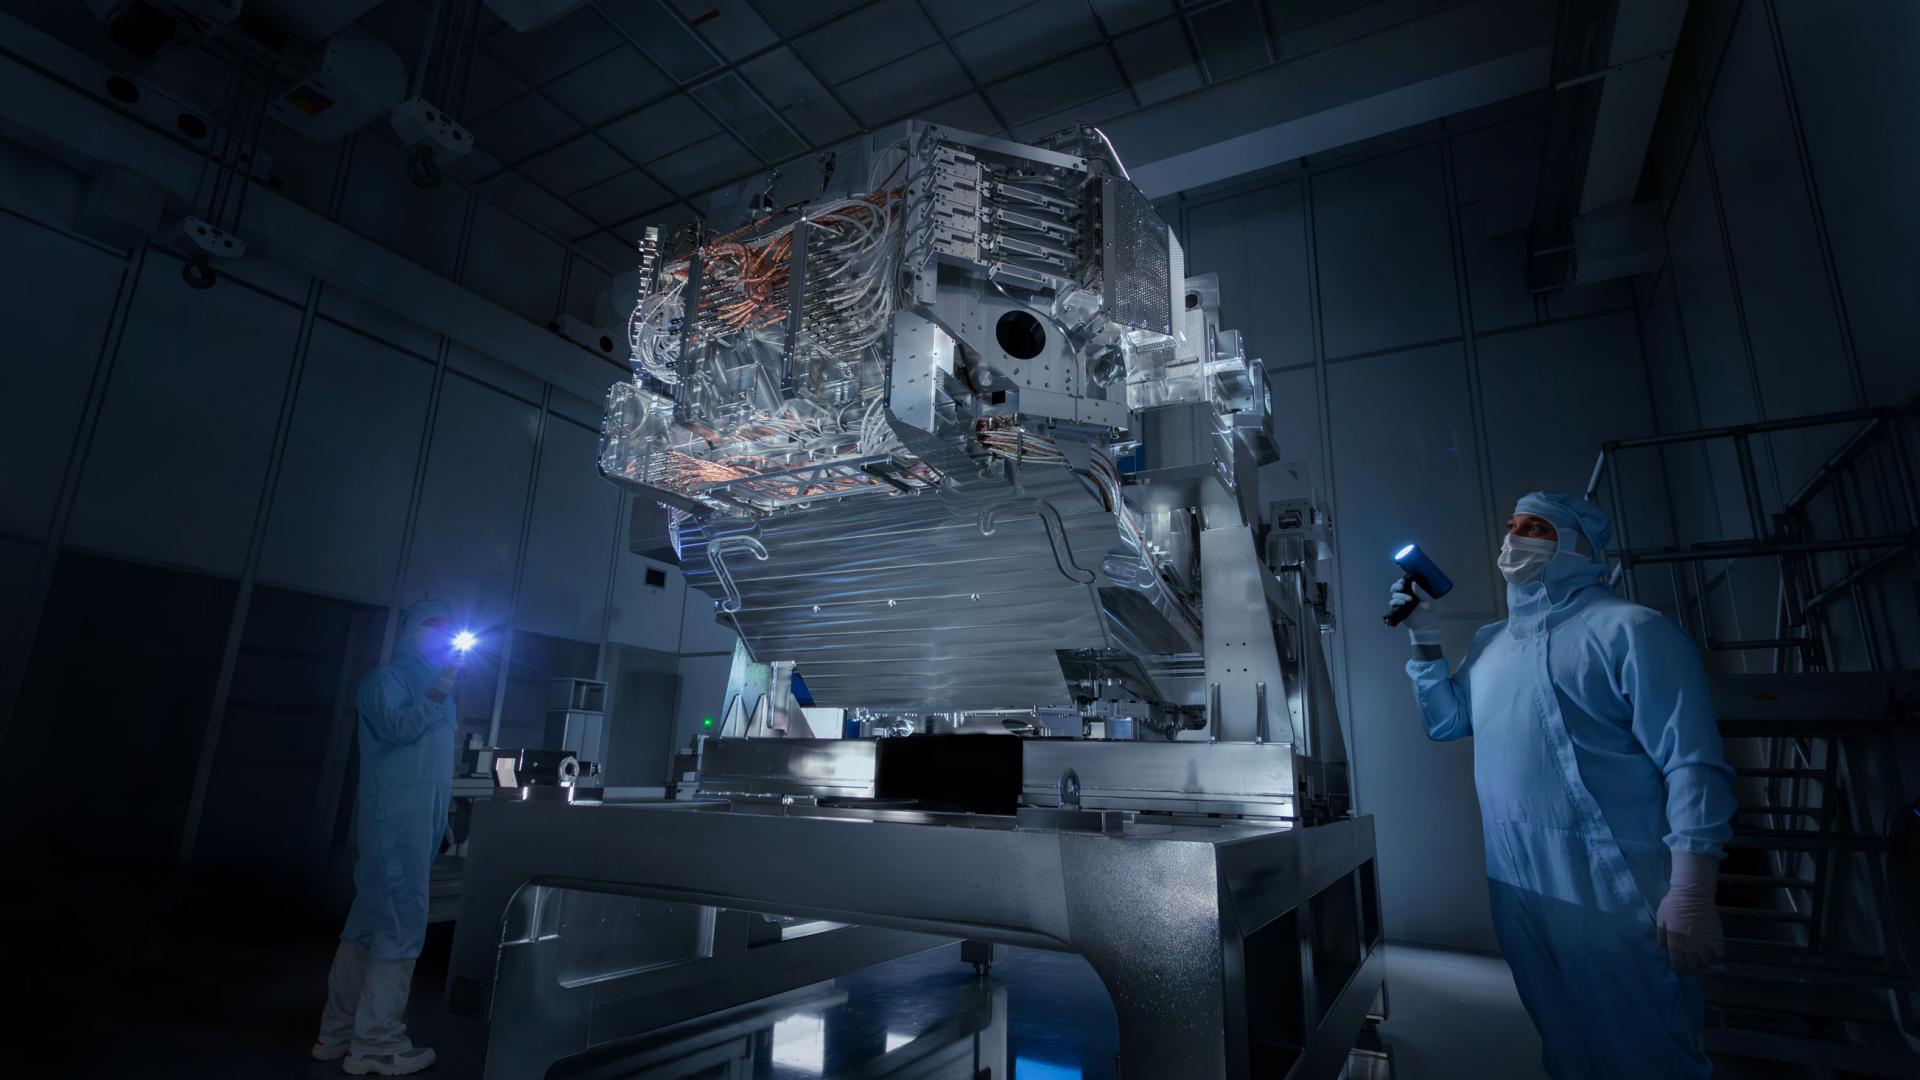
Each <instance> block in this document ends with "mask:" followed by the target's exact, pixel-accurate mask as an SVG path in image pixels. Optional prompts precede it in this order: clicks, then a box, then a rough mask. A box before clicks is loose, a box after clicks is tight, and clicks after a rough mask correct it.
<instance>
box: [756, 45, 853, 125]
mask: <svg viewBox="0 0 1920 1080" xmlns="http://www.w3.org/2000/svg"><path fill="white" fill-rule="evenodd" d="M740 73H741V74H742V75H745V76H746V77H747V81H748V82H750V83H752V84H753V85H754V86H755V87H757V88H758V89H759V91H760V92H761V93H762V94H765V95H766V96H767V100H768V101H770V102H772V103H773V107H774V108H775V109H778V110H779V111H780V115H782V116H784V117H786V118H787V122H788V123H790V124H792V125H793V126H794V127H795V128H797V129H799V132H800V134H801V135H802V136H804V137H805V138H806V139H808V140H809V141H811V142H812V143H813V145H815V146H823V145H825V144H827V143H832V142H836V141H838V140H840V139H844V138H846V137H847V136H848V135H851V134H853V133H854V132H855V131H857V130H859V128H860V125H859V124H858V123H856V122H855V121H854V119H853V117H852V116H851V115H850V114H849V113H848V112H847V110H845V109H843V108H841V107H840V103H839V102H837V101H835V100H834V99H833V95H832V94H831V93H829V92H828V90H827V88H826V87H825V86H822V85H821V84H820V80H818V79H816V78H814V77H813V73H812V72H810V71H808V70H807V68H806V65H805V64H803V63H802V62H801V60H800V57H799V55H798V54H796V53H795V52H794V51H793V50H792V49H775V50H773V51H772V52H770V53H766V54H764V55H762V56H758V57H755V58H754V59H752V60H749V61H747V62H746V63H744V64H742V65H740Z"/></svg>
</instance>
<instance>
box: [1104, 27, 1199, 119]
mask: <svg viewBox="0 0 1920 1080" xmlns="http://www.w3.org/2000/svg"><path fill="white" fill-rule="evenodd" d="M1113 47H1114V50H1115V51H1116V52H1118V53H1119V54H1120V67H1121V69H1122V70H1123V71H1125V73H1126V76H1127V79H1128V80H1129V81H1131V82H1132V83H1133V87H1134V89H1135V90H1136V91H1138V92H1139V94H1140V101H1141V103H1142V104H1146V105H1151V104H1153V103H1154V102H1156V101H1165V100H1166V99H1168V98H1170V97H1175V96H1177V95H1179V94H1184V93H1186V92H1187V91H1189V90H1194V89H1197V88H1199V86H1200V66H1199V65H1198V64H1195V63H1194V62H1193V54H1192V52H1190V51H1189V50H1188V49H1187V37H1186V34H1185V33H1184V32H1183V31H1182V30H1181V27H1180V21H1179V20H1178V19H1166V20H1163V21H1161V22H1158V23H1155V24H1153V25H1152V26H1147V27H1143V28H1141V29H1139V30H1135V31H1133V32H1131V33H1127V34H1122V35H1120V36H1119V37H1117V38H1115V39H1114V41H1113Z"/></svg>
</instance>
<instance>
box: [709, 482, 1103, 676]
mask: <svg viewBox="0 0 1920 1080" xmlns="http://www.w3.org/2000/svg"><path fill="white" fill-rule="evenodd" d="M1010 500H1011V501H1010ZM1028 500H1039V501H1040V502H1041V503H1044V504H1045V505H1046V506H1050V507H1051V508H1052V509H1053V511H1054V512H1056V513H1058V514H1059V517H1060V521H1061V524H1062V525H1063V526H1064V532H1065V540H1066V549H1063V550H1061V551H1060V552H1059V553H1058V559H1059V562H1062V563H1066V564H1067V571H1066V572H1065V573H1063V572H1062V569H1061V566H1060V565H1057V563H1056V552H1055V550H1054V545H1053V543H1052V542H1051V541H1050V540H1049V537H1048V529H1047V527H1046V526H1045V525H1044V524H1043V521H1042V518H1041V517H1039V516H1037V515H1036V514H1035V512H1034V509H1033V508H1034V505H1035V504H1034V503H1033V502H1031V501H1028ZM996 503H1000V504H1003V505H1001V506H999V508H998V509H997V510H996V511H995V515H996V516H995V521H994V532H993V535H992V536H990V537H989V536H984V535H982V533H981V531H980V514H981V512H982V511H983V510H986V509H988V508H989V507H993V506H994V505H995V504H996ZM716 531H717V533H718V534H719V535H721V536H727V535H737V534H738V533H740V532H742V531H744V532H745V533H747V534H749V535H752V536H754V537H756V538H757V539H758V540H759V541H760V542H761V543H762V544H763V545H765V547H766V551H767V558H766V560H765V561H764V562H763V561H759V560H757V559H755V558H754V557H753V555H751V554H749V553H747V552H746V551H743V550H740V548H739V547H737V546H735V545H730V544H728V543H724V542H723V543H722V544H721V545H720V546H721V548H722V550H723V552H724V555H723V558H722V561H723V563H724V564H725V566H726V568H727V571H728V573H729V574H730V576H731V577H732V578H733V581H734V584H735V586H736V588H737V589H738V590H739V595H740V609H739V611H737V612H736V613H735V616H734V617H735V619H736V621H737V622H738V624H739V627H740V630H741V633H742V634H743V635H744V636H745V638H746V640H747V643H748V645H749V647H750V648H751V649H752V650H753V654H754V656H755V657H756V658H758V659H761V660H793V661H795V662H796V663H797V664H798V670H799V672H800V674H801V676H802V677H803V678H805V679H806V682H807V689H808V690H809V691H810V692H811V693H812V695H813V699H814V701H815V702H816V703H818V704H820V705H823V706H834V707H842V708H851V707H855V706H865V707H868V708H873V709H901V710H925V711H948V710H965V709H993V708H1026V707H1030V706H1048V705H1067V704H1070V703H1071V695H1070V694H1069V693H1068V691H1067V686H1066V680H1065V677H1064V676H1063V675H1062V674H1061V671H1060V664H1059V660H1058V658H1057V656H1056V655H1055V654H1056V650H1060V649H1088V648H1102V647H1106V646H1107V645H1108V639H1107V637H1106V635H1105V634H1104V633H1103V630H1102V614H1101V611H1100V607H1099V600H1098V597H1097V594H1096V591H1095V589H1096V586H1097V584H1105V583H1107V582H1106V579H1105V578H1104V577H1101V576H1098V570H1099V566H1100V563H1101V560H1102V559H1103V558H1104V557H1105V555H1106V553H1107V552H1108V551H1109V550H1110V549H1111V548H1113V547H1114V546H1115V545H1117V544H1118V543H1119V542H1120V536H1119V531H1118V528H1117V527H1116V525H1115V523H1114V518H1113V515H1112V514H1110V513H1108V512H1107V511H1106V509H1105V507H1104V505H1103V504H1102V502H1101V501H1100V499H1099V498H1097V497H1096V496H1095V495H1094V494H1093V492H1092V491H1091V490H1090V489H1089V488H1088V487H1087V485H1086V484H1085V483H1084V482H1083V481H1082V480H1081V479H1080V478H1079V477H1077V476H1075V475H1073V474H1072V473H1070V472H1068V471H1066V470H1065V469H1060V468H1051V467H1049V468H1044V469H1043V468H1039V467H1035V466H1029V467H1027V468H1026V469H1024V470H1022V473H1021V485H1020V489H1019V490H1017V491H1016V490H1014V489H1013V488H1010V487H1007V486H1005V485H988V486H987V489H986V490H973V489H970V490H968V491H967V492H966V493H965V494H958V495H957V494H954V493H945V494H928V495H899V496H895V497H889V498H868V499H855V500H849V501H848V502H845V503H842V504H839V505H834V506H819V507H815V508H813V509H811V510H807V511H805V512H799V513H785V514H776V515H773V516H771V517H767V518H763V519H761V520H760V521H759V522H757V523H756V524H755V525H754V526H752V527H751V528H748V529H745V530H740V529H738V528H735V529H728V528H726V527H724V526H722V527H720V528H719V529H717V530H716ZM707 540H708V538H707V537H706V536H705V535H704V534H703V533H701V532H700V530H698V529H689V528H683V531H682V566H683V567H684V568H685V571H686V575H687V581H688V583H689V584H691V585H693V586H694V587H696V588H699V589H701V590H703V591H705V592H706V593H707V594H708V595H710V596H713V597H714V598H715V599H722V598H724V597H725V587H724V585H723V584H722V582H721V581H720V580H719V577H718V575H717V574H716V573H715V570H714V567H713V565H712V562H711V561H710V560H709V558H708V548H707ZM1075 564H1077V566H1078V567H1080V568H1084V569H1085V571H1087V572H1089V573H1091V574H1093V575H1095V576H1096V578H1097V580H1096V582H1095V583H1094V584H1087V583H1084V582H1080V581H1074V580H1070V579H1069V576H1068V575H1069V574H1075V575H1076V576H1079V577H1086V576H1087V574H1080V573H1078V572H1077V571H1076V570H1075V569H1074V565H1075Z"/></svg>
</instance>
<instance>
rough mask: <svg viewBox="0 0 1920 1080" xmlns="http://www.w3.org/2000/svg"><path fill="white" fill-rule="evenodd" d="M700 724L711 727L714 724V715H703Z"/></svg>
mask: <svg viewBox="0 0 1920 1080" xmlns="http://www.w3.org/2000/svg"><path fill="white" fill-rule="evenodd" d="M700 726H701V727H703V728H710V727H712V726H713V717H711V716H707V717H702V718H701V720H700Z"/></svg>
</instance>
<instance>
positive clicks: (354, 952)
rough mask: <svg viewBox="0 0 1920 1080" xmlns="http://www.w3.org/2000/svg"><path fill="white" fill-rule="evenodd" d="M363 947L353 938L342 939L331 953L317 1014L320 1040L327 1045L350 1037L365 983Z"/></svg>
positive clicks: (365, 953) (365, 951) (364, 952)
mask: <svg viewBox="0 0 1920 1080" xmlns="http://www.w3.org/2000/svg"><path fill="white" fill-rule="evenodd" d="M367 960H368V956H367V949H366V946H364V945H361V944H360V943H359V942H357V941H342V942H341V943H340V947H339V948H338V949H335V950H334V953H333V970H331V971H329V972H328V973H327V1007H326V1009H325V1010H324V1011H322V1012H321V1014H320V1041H321V1042H323V1043H327V1044H329V1045H332V1044H337V1043H344V1042H347V1041H349V1040H351V1039H352V1038H353V1016H354V1013H355V1011H356V1010H358V1009H359V1007H360V992H361V989H362V988H363V987H364V986H366V983H367Z"/></svg>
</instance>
